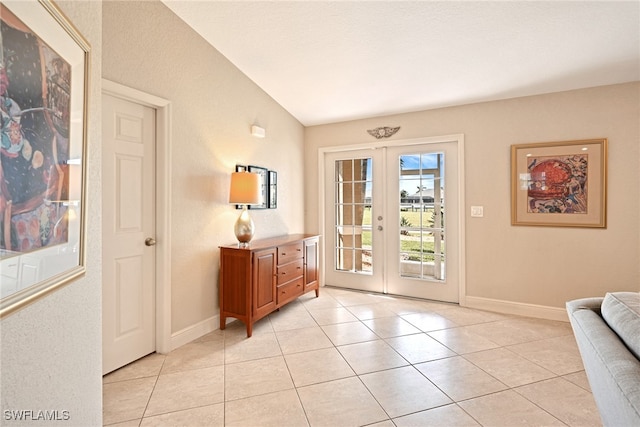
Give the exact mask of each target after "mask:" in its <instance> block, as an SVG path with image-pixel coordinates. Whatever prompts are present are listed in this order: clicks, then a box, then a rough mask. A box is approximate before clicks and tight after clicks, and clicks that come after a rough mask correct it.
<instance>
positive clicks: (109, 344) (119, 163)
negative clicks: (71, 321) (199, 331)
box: [102, 94, 156, 374]
mask: <svg viewBox="0 0 640 427" xmlns="http://www.w3.org/2000/svg"><path fill="white" fill-rule="evenodd" d="M155 129H156V126H155V110H153V109H152V108H149V107H146V106H143V105H139V104H136V103H133V102H130V101H125V100H123V99H120V98H115V97H113V96H110V95H107V94H103V101H102V148H103V150H102V152H103V165H102V166H103V167H102V173H103V176H102V182H103V184H102V192H103V201H102V203H103V206H102V212H103V218H102V219H103V223H102V227H103V249H102V250H103V258H102V259H103V264H102V271H103V293H102V294H103V301H102V322H103V335H102V341H103V374H106V373H108V372H111V371H113V370H115V369H117V368H119V367H121V366H124V365H126V364H127V363H130V362H132V361H134V360H136V359H139V358H140V357H143V356H145V355H147V354H149V353H153V352H154V351H155V348H156V347H155V345H156V343H155V252H156V251H155V247H154V245H155V241H154V240H153V238H154V236H155V170H154V169H155Z"/></svg>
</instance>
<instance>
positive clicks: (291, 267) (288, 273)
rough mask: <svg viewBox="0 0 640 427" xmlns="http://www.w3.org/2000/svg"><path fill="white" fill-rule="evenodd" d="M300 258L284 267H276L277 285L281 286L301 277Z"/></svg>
mask: <svg viewBox="0 0 640 427" xmlns="http://www.w3.org/2000/svg"><path fill="white" fill-rule="evenodd" d="M302 273H303V270H302V258H300V259H297V260H295V261H293V262H290V263H288V264H285V265H279V266H278V273H277V274H278V285H282V284H284V283H286V282H289V281H291V280H293V279H297V278H298V277H302Z"/></svg>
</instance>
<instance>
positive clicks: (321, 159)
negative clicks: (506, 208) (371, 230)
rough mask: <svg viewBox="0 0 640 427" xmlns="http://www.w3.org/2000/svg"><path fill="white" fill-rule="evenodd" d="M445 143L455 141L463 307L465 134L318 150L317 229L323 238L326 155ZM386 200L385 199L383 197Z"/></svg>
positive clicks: (461, 301) (322, 263)
mask: <svg viewBox="0 0 640 427" xmlns="http://www.w3.org/2000/svg"><path fill="white" fill-rule="evenodd" d="M447 142H456V144H457V150H458V153H457V154H458V165H457V166H458V205H459V207H458V209H459V211H460V212H459V214H458V221H459V224H458V292H459V294H458V301H459V304H460V305H465V304H466V298H467V297H466V292H467V286H466V277H467V275H466V264H465V263H466V258H465V253H466V241H467V239H466V228H465V218H466V211H467V207H466V204H465V173H464V134H462V133H457V134H451V135H442V136H428V137H422V138H411V139H400V140H392V141H372V142H363V143H357V144H348V145H333V146H327V147H320V148H318V194H320V195H321V197H319V198H318V221H319V224H318V225H319V230H320V234H321V235H322V236H324V235H325V232H326V230H325V212H326V211H325V208H326V207H325V185H324V179H325V173H324V166H325V155H326V154H328V153H338V152H341V151H351V150H362V149H378V148H383V147H390V146H398V145H401V146H403V145H421V144H440V143H447ZM385 199H386V197H385ZM324 258H325V257H320V260H321V261H320V271H321V274H320V277H321V283H320V286H324V285H325V284H326V283H325V281H324V278H325V277H326V275H325V266H326V263H325V259H324Z"/></svg>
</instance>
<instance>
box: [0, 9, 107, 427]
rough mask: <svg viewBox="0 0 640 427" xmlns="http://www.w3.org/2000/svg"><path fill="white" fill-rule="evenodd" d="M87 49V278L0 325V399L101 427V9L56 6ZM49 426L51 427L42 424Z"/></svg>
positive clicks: (12, 407) (71, 421)
mask: <svg viewBox="0 0 640 427" xmlns="http://www.w3.org/2000/svg"><path fill="white" fill-rule="evenodd" d="M56 3H57V4H58V6H60V8H61V9H62V11H63V12H64V13H65V14H66V15H67V17H68V18H69V20H70V21H71V22H72V23H73V24H74V25H75V26H76V27H77V28H78V30H79V31H80V33H81V34H82V35H83V36H84V37H85V39H87V41H88V42H89V44H90V45H91V58H90V61H91V75H90V83H91V84H90V87H89V91H90V93H89V104H88V107H89V110H88V113H89V127H88V150H87V155H88V170H89V176H88V182H87V184H88V188H87V191H88V199H87V201H88V204H87V205H86V207H87V222H88V224H87V239H86V244H87V246H86V254H87V274H86V276H85V277H84V278H82V279H80V280H77V281H75V282H73V283H71V284H69V285H68V286H65V287H63V288H62V289H60V290H58V291H55V292H53V293H52V294H50V295H47V297H46V298H43V299H41V300H39V301H37V302H36V303H34V304H32V305H29V306H27V307H26V308H24V309H21V310H19V311H17V312H15V313H13V314H11V315H9V316H8V317H7V318H5V319H2V322H1V324H0V333H1V339H0V343H1V345H0V351H1V354H0V360H1V366H0V375H1V377H0V387H1V388H0V396H1V400H2V403H1V404H2V408H1V409H2V411H1V412H2V414H1V415H0V416H2V421H0V424H2V425H3V426H4V425H7V426H9V425H20V426H28V425H44V424H47V423H43V422H42V420H39V421H32V422H29V421H16V422H12V421H9V420H6V418H5V413H4V411H5V410H33V411H39V410H40V411H56V410H57V411H59V414H60V416H62V411H69V412H68V414H69V417H70V418H69V420H67V421H54V422H53V423H55V424H59V425H73V426H99V425H102V323H101V310H102V307H101V301H102V288H101V284H102V277H101V274H102V257H101V253H102V252H101V251H102V248H101V247H102V231H101V230H102V223H101V221H100V212H101V183H100V172H101V147H100V139H101V138H100V129H101V126H100V119H99V118H100V74H101V69H102V65H101V44H102V5H101V4H100V3H99V2H90V1H82V2H67V1H59V2H56ZM48 424H52V423H48Z"/></svg>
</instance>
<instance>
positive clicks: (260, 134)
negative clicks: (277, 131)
mask: <svg viewBox="0 0 640 427" xmlns="http://www.w3.org/2000/svg"><path fill="white" fill-rule="evenodd" d="M251 135H253V136H255V137H256V138H264V137H265V136H267V131H266V130H265V129H264V128H261V127H260V126H256V125H253V126H251Z"/></svg>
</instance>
